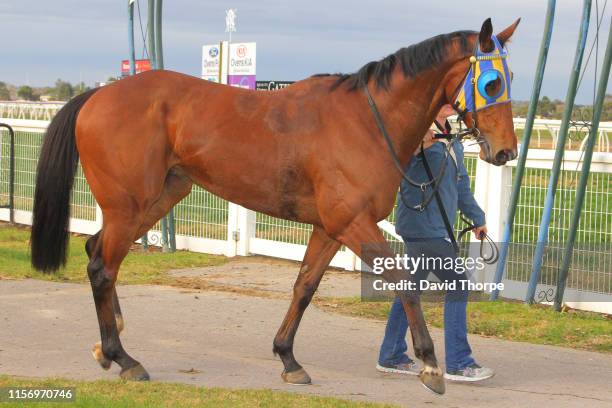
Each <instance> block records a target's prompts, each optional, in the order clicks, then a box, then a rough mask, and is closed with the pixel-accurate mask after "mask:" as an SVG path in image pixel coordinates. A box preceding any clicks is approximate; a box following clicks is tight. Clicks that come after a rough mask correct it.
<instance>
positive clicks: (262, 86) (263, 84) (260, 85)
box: [256, 81, 293, 91]
mask: <svg viewBox="0 0 612 408" xmlns="http://www.w3.org/2000/svg"><path fill="white" fill-rule="evenodd" d="M292 83H293V81H257V87H256V89H257V90H258V91H278V90H279V89H283V88H286V87H288V86H289V85H291V84H292Z"/></svg>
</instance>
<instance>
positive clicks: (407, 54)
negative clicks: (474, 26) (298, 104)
mask: <svg viewBox="0 0 612 408" xmlns="http://www.w3.org/2000/svg"><path fill="white" fill-rule="evenodd" d="M474 34H477V32H475V31H455V32H452V33H449V34H440V35H437V36H435V37H432V38H429V39H427V40H425V41H421V42H420V43H418V44H413V45H410V46H408V47H404V48H401V49H399V50H398V51H396V52H394V53H393V54H391V55H388V56H386V57H385V58H383V59H381V60H380V61H371V62H368V63H367V64H365V65H364V66H363V67H361V68H360V69H359V71H357V72H355V73H353V74H334V75H333V76H338V79H337V81H336V82H334V85H333V86H332V89H335V88H337V87H339V86H340V85H342V84H344V83H347V84H348V89H349V90H351V91H354V90H357V89H362V88H365V86H366V85H367V84H368V82H369V80H370V79H371V78H374V79H375V80H376V86H377V87H378V88H383V89H388V88H389V81H390V80H391V73H392V72H393V69H394V68H395V65H396V64H397V63H398V62H399V64H400V66H401V67H402V71H403V72H404V76H405V77H410V78H413V77H415V76H416V75H418V74H419V73H421V72H423V71H425V70H426V69H428V68H430V67H432V66H435V65H438V64H440V63H441V62H443V61H444V60H445V59H446V55H447V54H446V48H447V46H448V45H449V44H450V43H451V42H452V41H454V40H455V39H459V46H460V47H461V51H462V52H464V53H468V52H471V51H472V49H470V48H469V42H468V37H469V36H470V35H474ZM314 76H330V74H317V75H314Z"/></svg>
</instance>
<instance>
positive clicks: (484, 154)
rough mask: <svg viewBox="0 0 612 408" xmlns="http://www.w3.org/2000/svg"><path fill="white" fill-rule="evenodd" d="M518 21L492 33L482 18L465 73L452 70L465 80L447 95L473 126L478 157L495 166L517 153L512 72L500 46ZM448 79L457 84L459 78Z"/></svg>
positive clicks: (503, 49) (491, 28)
mask: <svg viewBox="0 0 612 408" xmlns="http://www.w3.org/2000/svg"><path fill="white" fill-rule="evenodd" d="M519 21H520V19H518V20H516V21H515V22H514V24H512V25H510V26H509V27H508V28H506V29H505V30H503V31H502V32H500V33H499V34H497V35H493V26H492V25H491V19H490V18H489V19H487V20H485V22H484V23H483V25H482V28H481V30H480V33H479V34H478V40H477V41H476V45H475V48H474V52H473V54H472V55H471V56H470V57H469V60H470V68H469V72H468V73H467V76H466V74H465V68H461V69H460V70H457V69H455V70H454V71H455V76H457V75H459V77H461V75H464V76H465V80H464V81H463V82H462V83H461V85H460V87H459V88H456V85H455V88H454V89H453V90H454V92H452V93H450V94H448V95H453V96H451V98H452V97H455V95H456V101H455V106H456V109H457V111H458V112H459V115H460V117H462V119H463V121H464V122H465V124H466V125H467V126H468V127H469V128H471V129H473V133H474V136H475V137H476V141H477V142H478V143H479V144H480V158H481V159H483V160H485V161H487V162H489V163H492V164H495V165H497V166H501V165H503V164H505V163H506V162H507V161H509V160H513V159H514V158H516V156H517V147H516V145H517V139H516V135H515V134H514V126H513V122H512V104H511V98H510V87H511V82H512V71H510V69H509V68H508V63H507V61H506V57H507V52H506V49H505V47H504V46H505V44H506V42H507V41H508V40H509V39H510V37H511V36H512V34H513V33H514V30H515V29H516V27H517V26H518V23H519ZM464 61H465V60H464ZM464 64H465V63H463V64H461V65H462V67H465V65H464ZM451 82H452V83H454V84H457V83H460V79H457V80H455V81H451Z"/></svg>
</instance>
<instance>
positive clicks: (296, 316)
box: [273, 226, 340, 385]
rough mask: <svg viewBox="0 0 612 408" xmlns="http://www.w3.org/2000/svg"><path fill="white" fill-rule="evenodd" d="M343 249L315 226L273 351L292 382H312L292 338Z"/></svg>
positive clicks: (286, 377)
mask: <svg viewBox="0 0 612 408" xmlns="http://www.w3.org/2000/svg"><path fill="white" fill-rule="evenodd" d="M338 248H340V243H339V242H338V241H335V240H333V239H332V238H330V237H329V236H328V235H327V234H326V233H325V231H323V229H322V228H320V227H316V226H315V227H314V229H313V231H312V234H311V236H310V240H309V241H308V248H307V249H306V254H305V255H304V260H303V261H302V267H301V268H300V272H299V275H298V277H297V279H296V281H295V284H294V286H293V299H291V305H290V306H289V310H288V311H287V314H286V315H285V319H284V320H283V323H282V324H281V327H280V328H279V329H278V333H277V334H276V337H275V338H274V348H273V351H274V354H278V355H279V356H280V358H281V360H282V361H283V365H284V366H285V369H284V371H283V374H282V375H281V377H282V378H283V380H284V381H285V382H286V383H289V384H300V385H302V384H310V376H309V375H308V373H306V371H305V370H304V369H303V368H302V366H301V365H300V364H298V362H297V361H296V360H295V357H294V356H293V339H294V337H295V333H296V331H297V329H298V326H299V324H300V320H301V319H302V315H303V314H304V311H305V310H306V308H307V307H308V305H309V304H310V301H311V300H312V296H313V295H314V293H315V291H316V290H317V287H318V286H319V283H320V282H321V278H322V277H323V273H324V272H325V269H326V268H327V266H328V265H329V263H330V262H331V260H332V258H333V257H334V255H335V254H336V252H337V251H338Z"/></svg>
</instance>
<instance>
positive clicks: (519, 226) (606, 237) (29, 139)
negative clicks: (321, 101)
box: [0, 128, 612, 294]
mask: <svg viewBox="0 0 612 408" xmlns="http://www.w3.org/2000/svg"><path fill="white" fill-rule="evenodd" d="M43 131H44V128H41V129H40V131H39V130H38V129H35V130H17V131H16V149H15V171H16V174H15V208H16V210H22V211H31V210H32V203H33V196H34V186H35V176H36V166H37V159H38V155H39V153H40V147H41V143H42V137H43ZM0 136H1V137H0V206H1V205H6V203H7V202H8V192H9V183H8V179H9V137H8V133H7V132H6V131H4V130H2V131H0ZM477 161H478V158H477V157H476V156H475V155H474V154H471V153H467V154H466V158H465V162H464V163H465V165H466V168H467V170H468V173H469V175H470V178H471V185H472V188H474V185H475V182H476V163H477ZM513 172H514V170H513ZM549 176H550V170H549V169H546V168H527V169H526V173H525V177H524V181H523V187H522V189H521V196H520V200H519V203H518V208H517V214H516V218H515V221H514V229H513V245H512V246H511V249H510V254H509V260H508V266H507V272H506V278H507V279H510V280H515V281H520V282H526V281H528V279H529V274H530V272H531V265H532V260H533V251H534V248H535V242H536V239H537V232H538V228H539V223H540V218H541V215H542V207H543V204H544V198H545V195H546V190H547V184H548V179H549ZM578 176H579V172H578V171H575V170H567V169H566V170H563V172H562V176H561V179H560V184H559V188H558V190H557V198H556V200H555V207H554V210H553V217H552V219H553V222H552V225H551V228H550V230H549V237H548V239H549V242H550V243H551V244H550V245H549V247H548V250H547V252H546V256H545V259H544V263H543V265H544V266H543V269H542V274H541V279H540V283H543V284H549V285H554V284H556V280H557V272H558V267H559V264H560V261H561V251H560V248H559V247H560V246H562V245H560V244H562V243H563V242H564V241H565V238H566V235H567V231H568V228H569V220H570V215H571V211H572V208H573V204H574V200H575V186H576V183H577V178H578ZM505 188H506V189H508V190H509V189H510V188H511V186H510V184H508V185H506V186H505ZM71 202H72V217H73V218H78V219H82V220H89V221H94V220H96V216H97V215H96V203H95V200H94V197H93V195H92V194H91V191H90V190H89V186H88V185H87V182H86V180H85V178H84V176H83V172H82V169H81V167H80V165H79V168H78V171H77V176H76V179H75V184H74V191H73V195H72V201H71ZM228 216H229V204H228V202H227V201H225V200H223V199H221V198H219V197H216V196H214V195H212V194H211V193H208V192H207V191H205V190H203V189H202V188H200V187H194V188H193V190H192V192H191V193H190V194H189V195H188V196H187V197H186V198H185V199H184V200H182V201H181V202H180V203H179V204H178V205H177V206H176V208H175V219H176V232H177V234H178V235H181V236H188V237H196V238H209V239H214V240H227V239H228ZM387 221H389V222H390V223H392V224H394V223H395V211H393V212H392V213H391V214H390V216H389V217H388V219H387ZM461 228H462V225H460V223H456V230H457V231H458V230H460V229H461ZM153 230H159V225H157V226H156V227H154V228H153ZM311 230H312V227H311V226H310V225H307V224H301V223H296V222H292V221H285V220H280V219H276V218H273V217H269V216H267V215H264V214H259V213H258V214H256V217H255V237H256V238H261V239H265V240H270V241H274V242H279V243H290V244H297V245H306V244H307V242H308V239H309V236H310V232H311ZM384 235H385V236H386V238H387V239H388V240H389V241H390V242H391V244H392V246H393V247H394V249H395V250H396V251H398V252H401V251H402V250H403V244H402V243H401V241H399V240H397V239H396V237H394V236H393V235H392V234H389V233H387V232H384ZM465 239H466V240H467V239H469V237H466V238H465ZM279 257H282V253H279ZM568 287H570V288H574V289H579V290H584V291H591V292H597V293H608V294H609V293H612V173H609V172H592V173H591V175H590V178H589V184H588V187H587V191H586V199H585V203H584V209H583V213H582V217H581V221H580V225H579V229H578V236H577V244H576V249H575V250H574V253H573V258H572V266H571V270H570V274H569V279H568Z"/></svg>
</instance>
